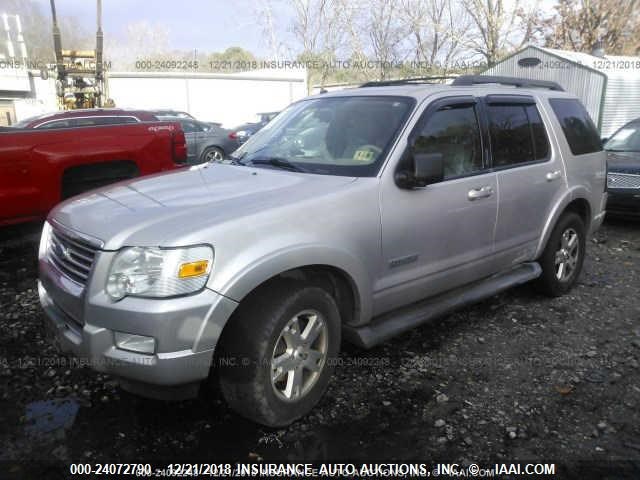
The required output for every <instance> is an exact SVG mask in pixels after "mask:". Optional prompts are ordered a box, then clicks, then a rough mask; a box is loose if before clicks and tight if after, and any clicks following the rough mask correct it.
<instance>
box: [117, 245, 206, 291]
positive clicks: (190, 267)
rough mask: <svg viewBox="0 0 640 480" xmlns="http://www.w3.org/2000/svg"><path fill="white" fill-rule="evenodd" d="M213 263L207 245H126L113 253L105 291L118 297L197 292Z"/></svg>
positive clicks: (202, 285) (203, 283)
mask: <svg viewBox="0 0 640 480" xmlns="http://www.w3.org/2000/svg"><path fill="white" fill-rule="evenodd" d="M212 264H213V249H212V248H211V247H208V246H196V247H185V248H146V247H127V248H124V249H122V250H121V251H120V252H118V254H117V255H116V258H115V259H114V260H113V263H112V264H111V269H110V270H109V277H108V279H107V287H106V291H107V295H109V297H111V299H112V300H120V299H121V298H123V297H125V296H127V295H130V296H137V297H153V298H163V297H173V296H177V295H186V294H188V293H193V292H197V291H198V290H200V289H202V288H203V287H204V286H205V284H206V283H207V279H208V278H209V273H210V272H211V266H212Z"/></svg>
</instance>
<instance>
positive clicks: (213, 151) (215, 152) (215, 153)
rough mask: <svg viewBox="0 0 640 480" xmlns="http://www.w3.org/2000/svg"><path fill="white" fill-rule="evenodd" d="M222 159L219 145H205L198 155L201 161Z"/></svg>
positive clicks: (222, 153) (222, 155)
mask: <svg viewBox="0 0 640 480" xmlns="http://www.w3.org/2000/svg"><path fill="white" fill-rule="evenodd" d="M222 159H224V151H223V150H222V149H221V148H220V147H207V148H205V149H204V152H202V155H201V156H200V161H201V162H203V163H204V162H219V161H220V160H222Z"/></svg>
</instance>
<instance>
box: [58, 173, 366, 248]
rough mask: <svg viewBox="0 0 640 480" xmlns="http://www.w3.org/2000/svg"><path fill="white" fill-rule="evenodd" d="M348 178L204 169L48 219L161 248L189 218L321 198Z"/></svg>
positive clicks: (211, 218) (107, 194) (64, 206)
mask: <svg viewBox="0 0 640 480" xmlns="http://www.w3.org/2000/svg"><path fill="white" fill-rule="evenodd" d="M354 180H355V178H352V177H338V176H330V175H314V174H307V173H297V172H287V171H282V170H272V169H267V168H252V167H244V166H235V165H224V164H204V165H198V166H195V167H191V168H189V169H187V170H181V171H175V172H169V173H164V174H158V175H152V176H148V177H144V178H141V179H137V180H129V181H126V182H121V183H118V184H115V185H113V186H110V187H104V188H101V189H99V190H94V191H92V192H90V193H87V194H84V195H80V196H78V197H74V198H72V199H70V200H67V201H66V202H63V203H61V204H60V205H58V206H57V207H56V208H55V209H54V210H53V211H52V212H51V213H50V214H49V217H50V218H54V219H55V220H56V221H57V222H59V223H61V224H63V225H65V226H67V227H69V228H71V229H73V230H76V231H78V232H80V233H84V234H87V235H91V236H93V237H95V238H98V239H100V240H102V241H103V242H104V243H105V246H104V248H105V249H106V250H113V249H118V248H120V247H122V246H125V245H140V246H152V245H166V242H167V241H169V243H170V239H171V238H172V237H173V236H175V233H176V230H179V229H180V225H184V224H187V223H188V222H190V221H193V219H198V222H199V223H202V224H204V223H206V224H207V225H213V224H216V223H222V222H225V221H227V220H230V219H238V218H241V217H243V216H246V215H254V214H255V213H256V212H259V211H261V210H267V209H272V208H277V207H279V206H282V205H289V204H291V203H294V202H299V201H302V200H305V199H307V198H311V197H321V196H323V195H327V194H329V193H331V192H332V191H335V190H336V189H339V188H341V187H343V186H345V185H348V184H349V183H351V182H353V181H354Z"/></svg>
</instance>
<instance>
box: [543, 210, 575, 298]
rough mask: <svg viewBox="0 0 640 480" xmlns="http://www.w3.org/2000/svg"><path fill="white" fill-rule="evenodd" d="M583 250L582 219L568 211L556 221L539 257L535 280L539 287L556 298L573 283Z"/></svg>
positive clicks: (565, 291)
mask: <svg viewBox="0 0 640 480" xmlns="http://www.w3.org/2000/svg"><path fill="white" fill-rule="evenodd" d="M585 253H586V233H585V226H584V222H583V221H582V218H580V216H579V215H577V214H575V213H573V212H569V213H565V214H564V215H563V216H562V217H560V220H558V223H557V224H556V226H555V228H554V229H553V232H551V235H550V237H549V241H548V242H547V246H546V248H545V250H544V252H543V253H542V256H541V257H540V259H539V262H540V266H541V267H542V275H541V276H540V278H539V279H538V281H537V286H538V288H539V290H541V291H542V292H543V293H545V294H547V295H549V296H552V297H558V296H560V295H563V294H565V293H567V292H568V291H569V290H570V289H571V287H573V285H574V284H575V282H576V280H577V279H578V276H579V275H580V271H581V270H582V264H583V262H584V257H585Z"/></svg>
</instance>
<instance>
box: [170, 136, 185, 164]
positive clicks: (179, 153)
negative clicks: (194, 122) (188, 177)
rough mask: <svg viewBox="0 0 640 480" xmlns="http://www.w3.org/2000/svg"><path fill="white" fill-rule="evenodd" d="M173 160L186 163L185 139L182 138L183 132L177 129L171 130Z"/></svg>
mask: <svg viewBox="0 0 640 480" xmlns="http://www.w3.org/2000/svg"><path fill="white" fill-rule="evenodd" d="M172 141H173V162H174V163H186V161H187V141H186V139H185V138H184V132H183V131H182V130H179V131H177V132H173V136H172Z"/></svg>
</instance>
